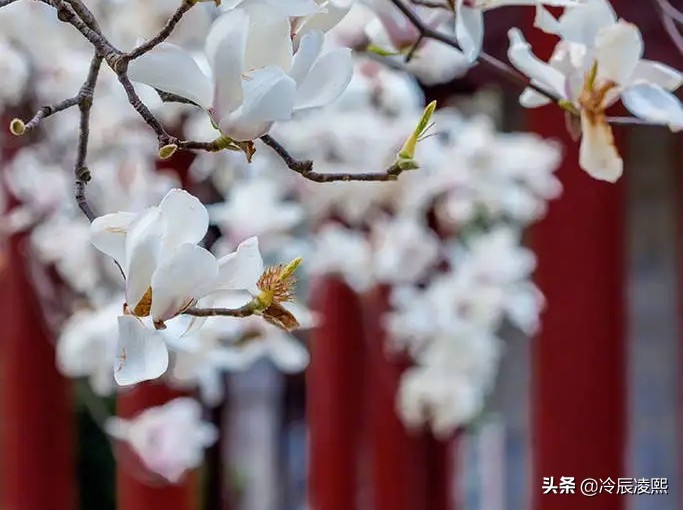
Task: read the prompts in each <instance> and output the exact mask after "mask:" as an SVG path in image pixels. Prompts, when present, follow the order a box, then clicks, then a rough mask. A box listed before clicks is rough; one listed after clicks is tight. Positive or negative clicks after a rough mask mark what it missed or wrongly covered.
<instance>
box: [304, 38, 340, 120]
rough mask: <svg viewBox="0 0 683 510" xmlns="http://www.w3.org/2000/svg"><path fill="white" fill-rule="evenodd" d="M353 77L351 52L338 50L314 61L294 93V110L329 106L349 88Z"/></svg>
mask: <svg viewBox="0 0 683 510" xmlns="http://www.w3.org/2000/svg"><path fill="white" fill-rule="evenodd" d="M352 77H353V60H352V58H351V50H350V49H348V48H339V49H336V50H333V51H330V52H329V53H326V54H325V55H323V56H322V57H320V58H319V59H318V60H316V61H315V63H314V64H313V67H311V71H310V72H309V73H308V76H306V77H305V78H304V80H303V81H302V82H301V83H300V84H299V87H298V89H297V91H296V100H295V108H296V109H297V110H303V109H305V108H318V107H321V106H325V105H328V104H330V103H331V102H332V101H334V100H335V99H337V98H338V97H339V96H340V95H341V94H342V93H343V92H344V90H346V87H348V86H349V83H350V82H351V78H352Z"/></svg>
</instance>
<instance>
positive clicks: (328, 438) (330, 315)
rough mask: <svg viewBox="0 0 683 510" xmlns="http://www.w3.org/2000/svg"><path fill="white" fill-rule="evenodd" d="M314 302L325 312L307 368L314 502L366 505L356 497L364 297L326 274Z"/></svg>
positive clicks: (345, 508)
mask: <svg viewBox="0 0 683 510" xmlns="http://www.w3.org/2000/svg"><path fill="white" fill-rule="evenodd" d="M311 304H312V308H314V309H315V310H316V311H317V312H318V313H320V317H321V324H320V326H319V327H317V328H316V329H315V330H314V331H313V333H312V335H311V341H310V344H309V345H310V349H311V365H310V367H309V368H308V371H307V373H306V398H307V406H306V413H307V421H308V428H309V438H310V453H309V455H310V457H309V470H308V472H309V476H308V484H309V500H310V504H311V508H314V509H315V510H354V509H357V508H364V505H362V504H360V503H359V502H358V501H359V497H360V496H359V491H358V488H359V461H360V459H359V441H360V433H361V430H362V421H361V420H362V418H363V417H362V412H363V408H362V406H363V400H362V394H363V368H364V367H363V357H364V340H363V339H364V336H363V335H364V332H363V317H362V309H361V304H360V300H359V298H358V296H357V295H356V293H355V292H354V291H353V290H351V289H350V288H349V287H348V286H347V285H346V284H345V283H343V282H342V281H340V280H338V279H335V278H324V279H322V280H320V281H318V282H316V288H315V291H314V293H313V299H312V303H311Z"/></svg>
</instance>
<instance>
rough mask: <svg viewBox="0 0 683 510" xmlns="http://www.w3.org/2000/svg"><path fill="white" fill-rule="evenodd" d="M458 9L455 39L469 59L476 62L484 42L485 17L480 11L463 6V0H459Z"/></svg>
mask: <svg viewBox="0 0 683 510" xmlns="http://www.w3.org/2000/svg"><path fill="white" fill-rule="evenodd" d="M456 9H457V11H456V18H455V37H456V39H457V40H458V43H459V44H460V48H461V49H462V52H463V53H464V54H465V56H466V57H467V59H468V60H469V61H470V62H474V61H475V60H476V59H477V57H478V56H479V53H480V52H481V45H482V43H483V42H484V15H483V14H482V12H481V10H480V9H473V8H471V7H467V6H465V5H463V0H458V3H457V7H456Z"/></svg>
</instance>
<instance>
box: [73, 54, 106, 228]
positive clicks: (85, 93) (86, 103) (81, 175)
mask: <svg viewBox="0 0 683 510" xmlns="http://www.w3.org/2000/svg"><path fill="white" fill-rule="evenodd" d="M101 65H102V57H101V56H99V55H97V54H95V55H94V56H93V58H92V60H91V62H90V70H89V71H88V77H87V78H86V80H85V82H84V83H83V86H82V87H81V90H80V92H79V94H78V95H79V98H80V100H79V103H78V108H79V110H80V111H81V117H80V123H79V127H78V152H77V156H76V164H75V166H74V176H75V178H76V192H75V197H76V203H77V204H78V207H80V208H81V211H83V214H85V215H86V217H87V218H88V220H89V221H91V222H92V221H93V220H94V219H95V218H96V215H95V213H94V212H93V210H92V208H91V207H90V205H89V204H88V201H87V199H86V196H85V185H86V184H88V182H89V181H90V179H91V175H90V171H89V170H88V167H87V166H86V158H87V156H88V139H89V137H90V109H91V108H92V102H93V97H94V95H95V85H96V83H97V77H98V76H99V74H100V68H101Z"/></svg>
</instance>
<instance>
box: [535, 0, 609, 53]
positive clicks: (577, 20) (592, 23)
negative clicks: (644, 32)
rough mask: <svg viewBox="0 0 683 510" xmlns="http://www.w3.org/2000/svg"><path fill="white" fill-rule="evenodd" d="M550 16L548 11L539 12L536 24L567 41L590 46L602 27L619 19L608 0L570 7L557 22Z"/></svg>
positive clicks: (591, 1) (586, 2)
mask: <svg viewBox="0 0 683 510" xmlns="http://www.w3.org/2000/svg"><path fill="white" fill-rule="evenodd" d="M543 3H545V2H543ZM539 8H540V7H539ZM550 17H552V15H551V14H550V13H547V11H546V13H541V14H538V12H537V15H536V21H535V24H536V26H537V27H538V28H540V29H541V30H543V31H545V32H548V33H551V34H555V35H558V36H560V37H561V38H562V39H563V40H565V41H569V42H574V43H579V44H583V45H584V46H587V47H589V48H592V47H593V46H594V45H595V38H596V36H597V35H598V32H599V31H600V30H601V29H603V28H605V27H609V26H611V25H614V24H615V23H616V21H617V15H616V14H615V12H614V9H613V8H612V5H611V4H610V3H609V1H608V0H587V1H585V2H582V3H580V4H579V5H577V6H576V7H568V8H567V9H565V10H564V13H562V16H560V19H559V20H557V23H553V22H552V21H551V20H550Z"/></svg>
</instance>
